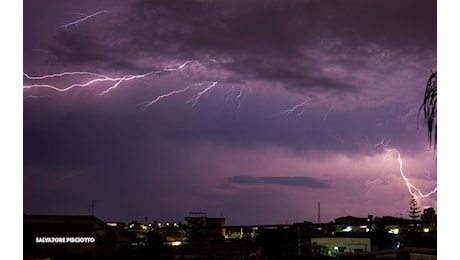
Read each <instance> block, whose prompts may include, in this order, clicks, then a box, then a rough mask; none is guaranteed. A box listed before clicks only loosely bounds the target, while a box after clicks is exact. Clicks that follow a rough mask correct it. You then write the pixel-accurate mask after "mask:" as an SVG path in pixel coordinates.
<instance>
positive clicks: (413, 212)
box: [409, 196, 420, 220]
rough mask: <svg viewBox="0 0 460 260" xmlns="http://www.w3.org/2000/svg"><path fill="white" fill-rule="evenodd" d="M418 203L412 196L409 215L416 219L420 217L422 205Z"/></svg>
mask: <svg viewBox="0 0 460 260" xmlns="http://www.w3.org/2000/svg"><path fill="white" fill-rule="evenodd" d="M417 204H418V203H417V200H416V199H415V197H414V196H412V198H411V199H410V200H409V217H410V219H411V220H416V219H418V218H419V217H420V207H418V206H417Z"/></svg>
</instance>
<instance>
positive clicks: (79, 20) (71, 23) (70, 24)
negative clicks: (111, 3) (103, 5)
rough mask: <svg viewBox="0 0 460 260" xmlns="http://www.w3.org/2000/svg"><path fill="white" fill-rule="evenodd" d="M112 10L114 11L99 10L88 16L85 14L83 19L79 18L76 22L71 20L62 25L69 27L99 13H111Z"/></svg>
mask: <svg viewBox="0 0 460 260" xmlns="http://www.w3.org/2000/svg"><path fill="white" fill-rule="evenodd" d="M111 12H112V11H107V10H102V11H99V12H97V13H94V14H91V15H88V16H85V17H83V18H81V19H78V20H76V21H74V22H70V23H67V24H64V25H62V26H61V27H63V28H67V27H69V26H72V25H77V24H79V23H81V22H84V21H86V20H88V19H89V18H92V17H94V16H97V15H100V14H103V13H111Z"/></svg>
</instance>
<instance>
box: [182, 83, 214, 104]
mask: <svg viewBox="0 0 460 260" xmlns="http://www.w3.org/2000/svg"><path fill="white" fill-rule="evenodd" d="M217 83H218V82H217V81H214V82H212V84H211V85H209V86H208V87H207V88H205V89H204V90H202V91H200V92H198V93H197V94H196V95H195V96H194V97H192V98H191V99H190V100H189V101H188V103H192V107H194V106H196V104H197V103H198V101H199V100H200V98H201V96H202V95H203V94H204V93H206V92H209V91H211V90H212V89H213V88H214V87H215V86H216V85H217Z"/></svg>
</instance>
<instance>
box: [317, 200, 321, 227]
mask: <svg viewBox="0 0 460 260" xmlns="http://www.w3.org/2000/svg"><path fill="white" fill-rule="evenodd" d="M318 224H321V203H320V202H318Z"/></svg>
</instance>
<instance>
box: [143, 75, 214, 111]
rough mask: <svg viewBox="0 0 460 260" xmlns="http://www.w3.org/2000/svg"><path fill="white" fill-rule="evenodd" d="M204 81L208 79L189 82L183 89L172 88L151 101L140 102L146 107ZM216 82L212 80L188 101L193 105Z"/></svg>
mask: <svg viewBox="0 0 460 260" xmlns="http://www.w3.org/2000/svg"><path fill="white" fill-rule="evenodd" d="M206 83H209V81H205V82H201V83H194V84H190V85H188V86H187V87H185V88H183V89H179V90H173V91H171V92H168V93H166V94H163V95H160V96H158V97H156V98H155V99H153V100H151V101H148V102H144V103H142V104H143V105H144V108H147V107H149V106H151V105H153V104H155V103H157V102H159V101H160V100H161V99H163V98H167V97H169V96H172V95H176V94H179V93H182V92H185V91H187V90H189V89H190V88H191V87H193V86H201V85H204V84H206ZM216 84H217V81H214V82H212V84H211V85H210V86H208V87H206V88H205V89H204V90H203V91H200V92H199V93H198V94H197V95H195V97H193V98H192V99H191V101H190V100H189V102H191V103H193V105H192V106H195V105H196V104H197V103H198V100H199V99H200V97H201V95H203V94H204V93H206V92H207V91H209V90H210V89H212V88H213V87H214V86H215V85H216Z"/></svg>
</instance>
